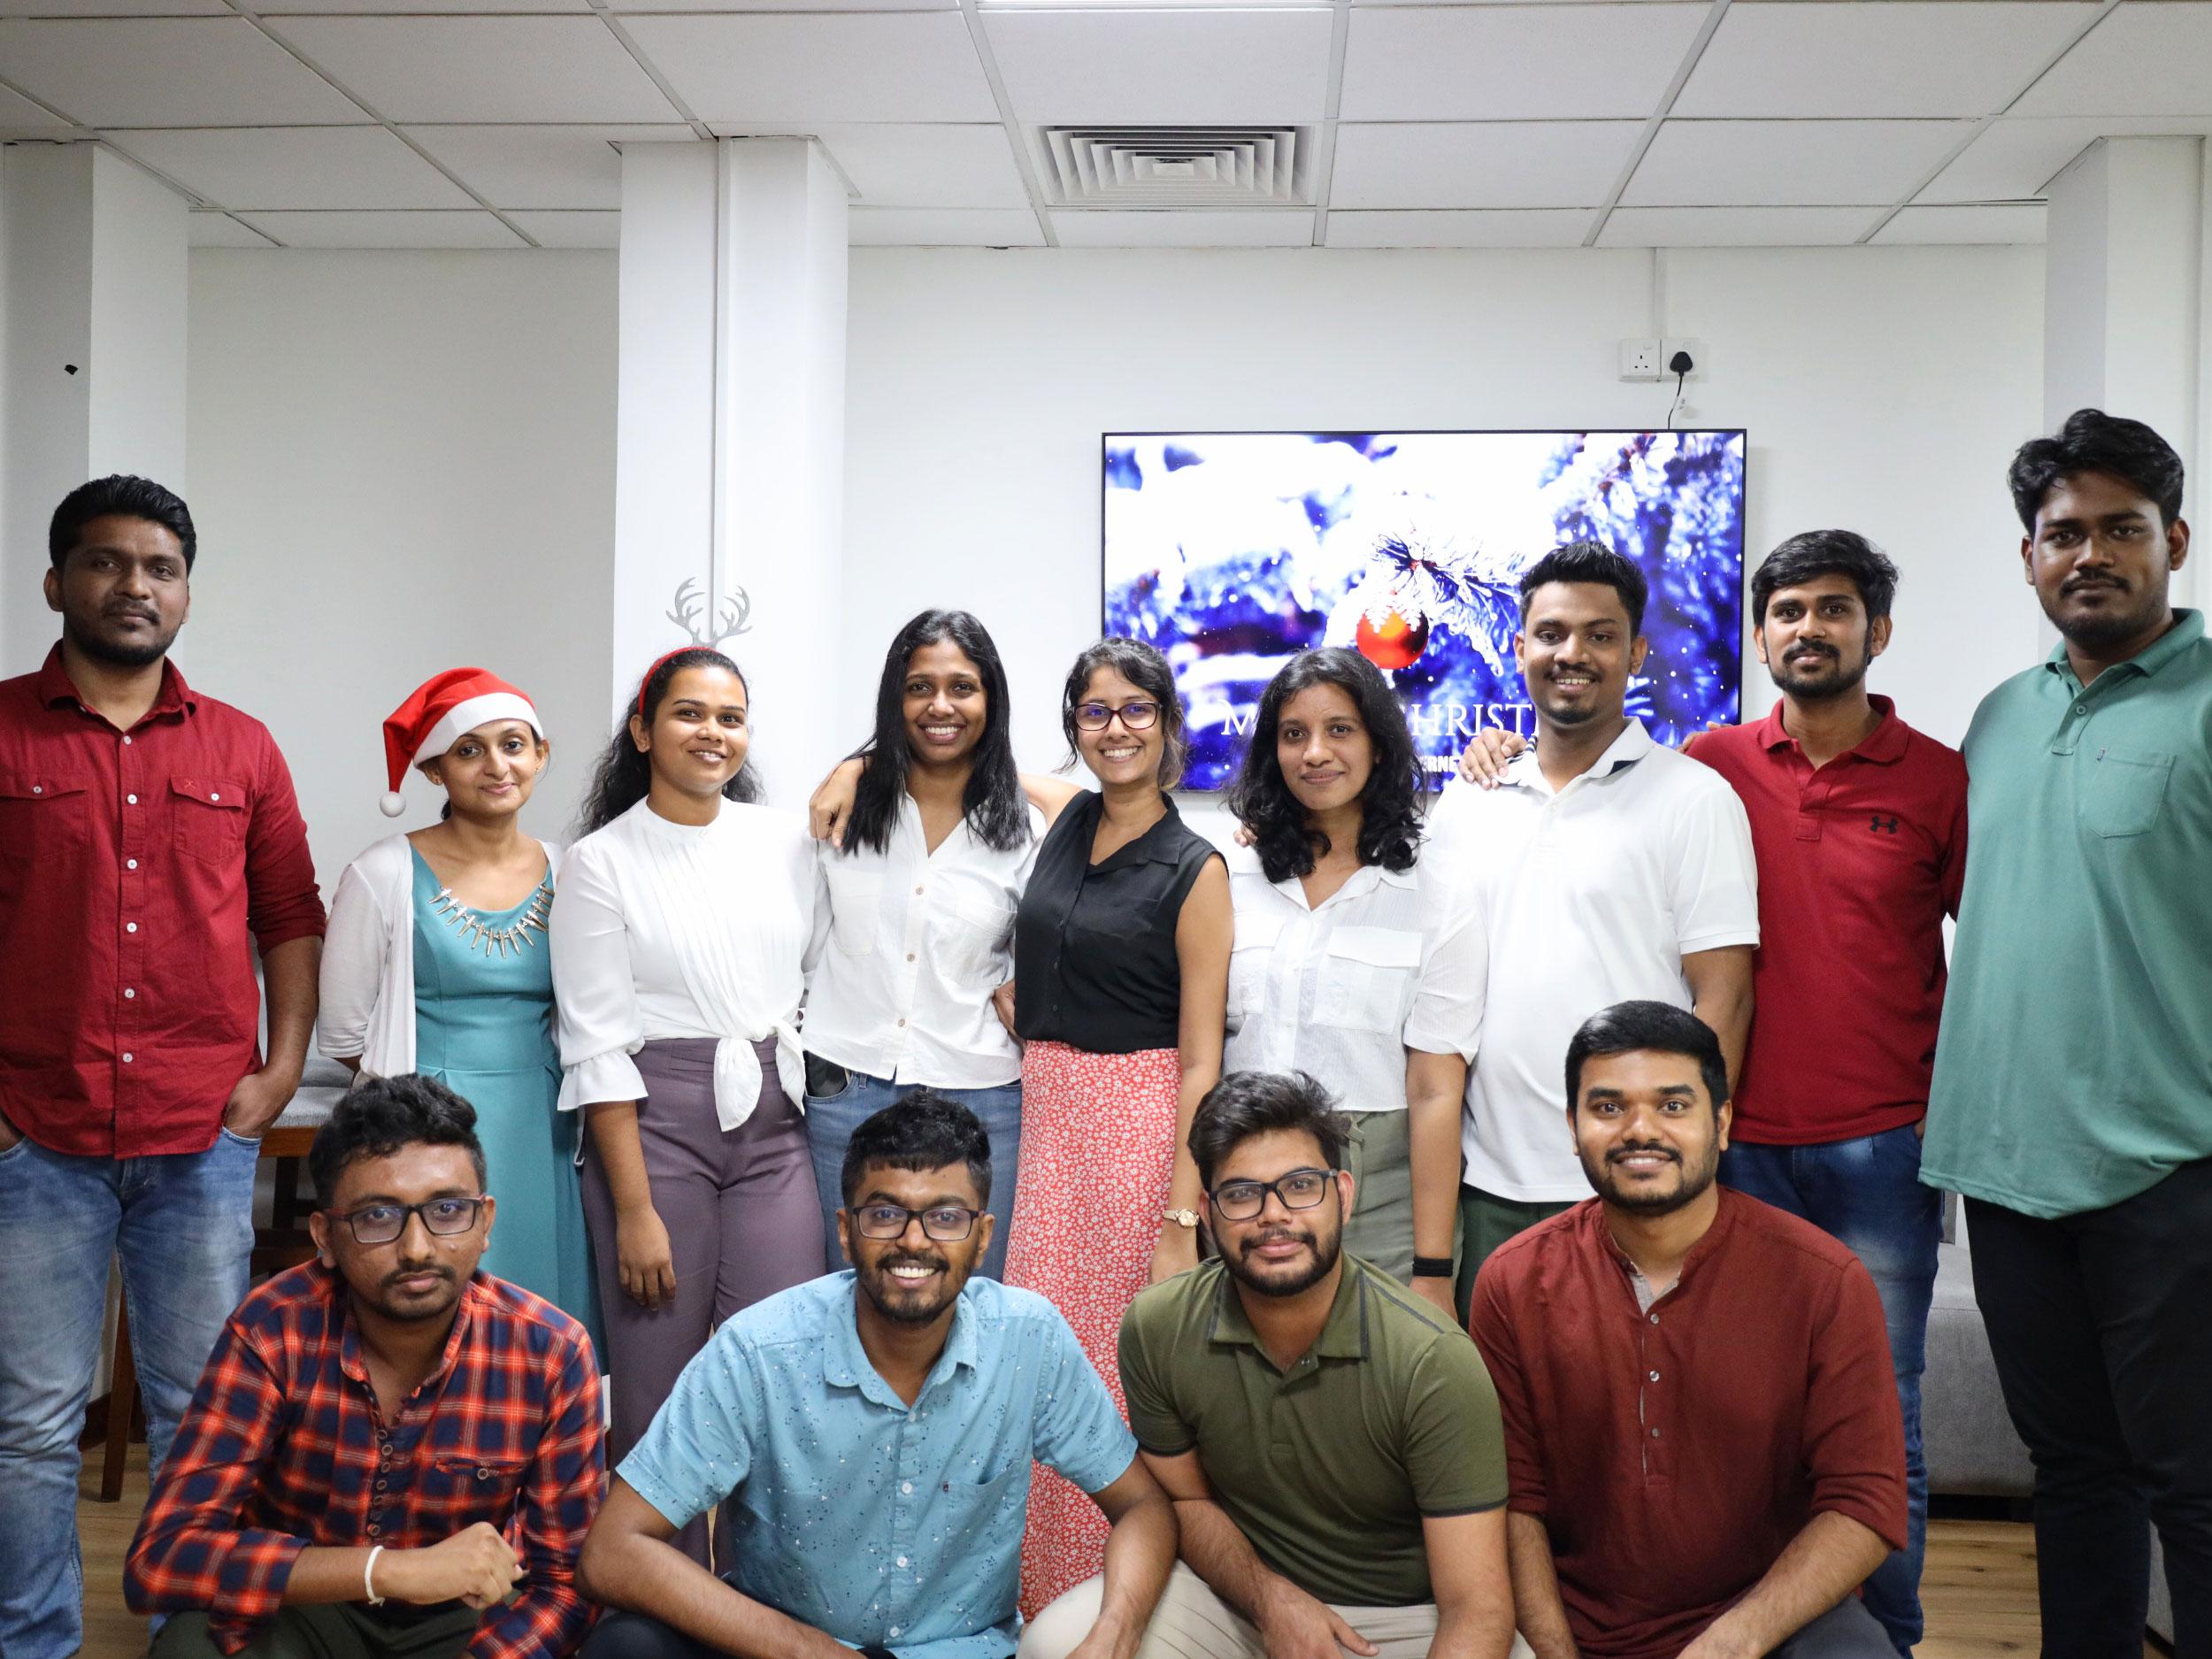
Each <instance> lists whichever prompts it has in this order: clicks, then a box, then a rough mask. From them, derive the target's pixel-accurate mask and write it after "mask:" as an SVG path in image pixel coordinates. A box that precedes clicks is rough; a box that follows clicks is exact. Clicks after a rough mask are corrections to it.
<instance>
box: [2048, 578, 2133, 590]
mask: <svg viewBox="0 0 2212 1659" xmlns="http://www.w3.org/2000/svg"><path fill="white" fill-rule="evenodd" d="M2125 586H2126V584H2125V583H2124V582H2123V581H2121V580H2120V579H2119V578H2118V577H2116V576H2069V577H2068V578H2067V579H2066V580H2065V582H2064V584H2063V585H2062V587H2061V588H2059V592H2061V593H2062V594H2072V593H2079V592H2081V591H2082V590H2083V589H2084V588H2123V587H2125Z"/></svg>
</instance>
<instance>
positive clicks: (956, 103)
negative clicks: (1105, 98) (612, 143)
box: [623, 12, 998, 127]
mask: <svg viewBox="0 0 2212 1659" xmlns="http://www.w3.org/2000/svg"><path fill="white" fill-rule="evenodd" d="M623 27H625V28H626V29H627V30H628V31H629V34H630V37H631V38H632V39H633V40H634V41H636V42H637V43H638V47H639V50H641V51H643V52H644V53H645V54H646V56H647V57H648V58H651V60H652V61H653V63H654V65H656V66H657V68H658V69H659V70H660V72H661V73H663V74H664V75H666V76H667V77H668V80H669V84H670V85H672V86H673V87H674V88H676V92H677V95H678V96H680V97H681V98H682V99H683V100H684V101H685V102H686V103H687V104H689V105H690V106H691V111H692V113H693V114H695V115H696V116H697V117H698V118H699V119H701V120H703V121H706V122H710V123H711V124H712V125H714V126H717V127H728V126H734V125H737V124H740V123H748V122H776V121H784V122H788V121H804V122H810V123H819V122H830V123H835V122H840V121H995V120H996V119H998V103H997V101H996V100H995V99H994V98H993V97H992V96H991V87H990V83H989V82H988V81H986V80H985V79H984V78H983V64H982V60H981V59H980V58H978V57H977V56H976V50H975V45H974V42H972V41H971V40H970V39H969V38H968V26H967V22H966V20H965V19H964V18H962V16H961V15H960V13H959V12H865V13H858V14H853V13H839V12H821V13H810V14H806V15H795V14H788V13H781V14H772V15H762V14H746V13H733V14H728V15H724V16H718V17H696V16H690V17H656V16H647V15H640V16H634V17H627V18H626V19H624V23H623Z"/></svg>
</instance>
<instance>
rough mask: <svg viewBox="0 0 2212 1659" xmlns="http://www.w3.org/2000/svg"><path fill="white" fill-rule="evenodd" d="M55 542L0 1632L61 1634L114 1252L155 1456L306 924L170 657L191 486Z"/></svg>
mask: <svg viewBox="0 0 2212 1659" xmlns="http://www.w3.org/2000/svg"><path fill="white" fill-rule="evenodd" d="M47 545H48V551H49V554H50V557H51V559H52V563H53V568H52V569H51V570H50V571H49V572H48V573H47V576H46V603H47V604H48V605H49V606H50V607H51V608H52V609H53V610H55V611H58V612H60V613H61V618H62V629H61V641H60V643H58V645H57V646H55V648H54V649H53V650H52V652H51V653H50V655H49V656H48V657H47V659H46V664H45V666H44V667H42V668H41V669H40V670H39V671H38V672H36V673H35V674H26V675H23V676H21V677H19V678H18V679H14V680H5V681H0V1515H4V1516H5V1517H7V1519H6V1522H5V1524H4V1525H0V1653H5V1654H6V1655H8V1659H65V1655H70V1654H73V1653H74V1652H76V1650H77V1648H78V1646H79V1643H80V1638H81V1619H82V1601H83V1575H82V1568H81V1562H80V1557H79V1554H78V1548H77V1531H76V1503H77V1470H78V1463H79V1458H78V1454H77V1437H78V1432H79V1431H80V1430H81V1427H82V1426H83V1423H84V1408H85V1399H86V1396H87V1394H88V1393H89V1392H90V1390H91V1386H92V1376H93V1368H94V1365H95V1364H96V1361H97V1359H98V1355H99V1345H100V1333H101V1326H102V1323H103V1316H104V1312H105V1309H106V1301H107V1279H108V1263H109V1262H110V1260H111V1259H112V1258H114V1257H115V1256H120V1257H121V1260H122V1266H123V1293H124V1297H125V1300H126V1304H127V1308H128V1310H129V1313H130V1325H131V1347H132V1351H133V1354H134V1357H135V1358H136V1360H137V1364H138V1380H139V1386H140V1388H141V1390H142V1394H143V1395H144V1399H145V1402H146V1417H147V1428H148V1433H147V1438H148V1440H149V1441H150V1452H151V1456H152V1462H153V1463H154V1465H155V1466H156V1468H158V1467H159V1465H160V1463H161V1461H162V1458H163V1456H164V1455H165V1453H166V1452H167V1450H168V1447H169V1441H170V1439H171V1436H172V1435H173V1433H174V1432H175V1430H176V1425H177V1419H178V1417H180V1414H181V1413H182V1411H183V1409H184V1405H185V1402H186V1401H187V1400H188V1398H189V1397H190V1395H191V1392H192V1386H193V1384H194V1382H195V1381H196V1379H198V1377H199V1374H200V1367H201V1366H202V1365H203V1364H204V1363H205V1361H206V1359H207V1356H208V1350H209V1349H210V1348H211V1347H212V1346H213V1344H214V1341H215V1338H216V1335H217V1333H219V1331H220V1330H221V1329H222V1326H223V1320H224V1317H226V1316H227V1314H228V1313H229V1312H230V1310H231V1309H232V1308H233V1307H234V1305H236V1303H237V1302H238V1299H239V1297H240V1296H242V1294H244V1293H245V1289H246V1261H247V1256H248V1253H249V1252H250V1249H251V1248H252V1244H253V1219H252V1213H251V1207H252V1197H253V1178H254V1165H255V1162H256V1159H257V1156H258V1149H257V1144H256V1143H257V1139H258V1137H259V1136H260V1134H261V1133H262V1131H263V1130H265V1128H267V1127H268V1125H270V1124H272V1123H273V1122H274V1121H275V1120H276V1118H277V1117H278V1115H279V1114H280V1112H282V1111H283V1110H284V1107H285V1103H286V1102H288V1101H289V1100H290V1099H291V1097H292V1091H293V1090H294V1089H295V1088H296V1087H297V1086H298V1083H299V1078H300V1069H301V1067H302V1065H303V1064H304V1063H305V1060H306V1055H307V1043H308V1036H309V1033H310V1032H311V1029H312V1028H313V1025H314V1020H315V976H316V969H317V966H318V964H319V961H320V959H321V955H322V933H323V907H322V902H321V900H320V899H319V898H318V897H317V895H316V891H315V868H314V864H313V861H312V860H311V858H310V857H309V855H308V850H307V835H306V831H305V828H304V826H303V825H302V824H301V822H300V815H299V809H298V807H297V806H296V804H295V803H294V800H293V795H292V780H291V776H290V774H289V773H288V772H287V771H286V769H285V765H284V759H283V757H282V756H280V754H278V753H277V749H276V744H275V742H274V741H273V740H272V739H271V738H270V736H269V733H268V732H267V730H266V729H265V727H263V726H261V724H260V723H259V722H258V721H256V720H253V719H250V718H247V717H246V716H245V715H242V714H241V713H239V712H238V711H237V710H234V709H232V708H229V707H227V706H226V705H224V704H223V703H218V702H216V701H215V700H214V699H213V698H211V697H204V696H202V695H199V694H198V693H196V692H195V691H193V690H192V688H191V687H188V686H187V685H186V684H185V682H184V677H183V676H182V675H181V674H180V673H179V672H177V670H176V668H175V667H174V665H173V664H171V663H170V662H169V661H168V652H169V646H170V642H171V641H173V640H174V639H175V637H176V634H177V630H178V629H179V628H180V626H183V623H184V619H185V617H186V614H187V612H188V611H189V609H190V606H191V595H190V588H189V576H190V572H191V569H192V561H193V557H194V554H195V552H196V537H195V534H194V531H193V527H192V515H191V514H190V513H189V512H188V511H187V510H186V508H185V504H184V503H183V502H181V501H180V500H178V499H177V497H176V496H175V495H172V494H170V492H169V491H167V490H165V489H164V488H161V486H160V485H158V484H156V483H153V482H150V480H145V479H139V478H123V477H117V478H105V479H100V480H96V481H94V482H92V483H89V484H87V485H84V486H83V487H82V488H79V489H77V490H74V491H73V492H72V493H71V494H70V495H68V496H67V497H66V498H65V500H64V501H63V502H62V503H61V505H60V507H59V508H58V509H57V510H56V511H55V513H54V518H53V522H52V526H51V527H50V531H49V534H48V539H47ZM256 949H258V951H259V955H260V962H261V971H262V976H263V978H264V979H265V980H266V982H267V989H268V1033H269V1035H268V1052H267V1056H266V1058H264V1057H263V1056H262V1052H261V1047H260V1042H259V1040H258V1028H259V1024H260V1017H261V989H260V987H258V986H257V984H256V982H255V976H254V956H255V952H256ZM118 1409H127V1405H123V1406H119V1408H118Z"/></svg>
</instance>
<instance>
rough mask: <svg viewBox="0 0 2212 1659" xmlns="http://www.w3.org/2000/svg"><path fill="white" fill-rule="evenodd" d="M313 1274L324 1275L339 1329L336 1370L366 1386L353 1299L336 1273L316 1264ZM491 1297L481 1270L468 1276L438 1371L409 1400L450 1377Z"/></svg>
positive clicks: (358, 1327) (420, 1385)
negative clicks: (483, 1307) (477, 1318)
mask: <svg viewBox="0 0 2212 1659" xmlns="http://www.w3.org/2000/svg"><path fill="white" fill-rule="evenodd" d="M315 1271H317V1272H319V1273H320V1274H321V1275H322V1276H323V1279H324V1286H323V1292H324V1294H325V1295H326V1296H327V1297H328V1298H329V1300H330V1302H331V1317H332V1318H333V1320H334V1322H335V1323H336V1325H337V1326H338V1369H339V1370H341V1371H343V1372H345V1374H346V1375H347V1376H349V1377H350V1378H352V1379H354V1381H356V1382H357V1383H361V1384H363V1385H367V1383H368V1381H369V1367H368V1362H367V1361H365V1360H364V1359H363V1358H362V1357H361V1327H360V1326H359V1325H357V1324H356V1323H355V1321H354V1317H353V1299H352V1297H351V1296H349V1295H348V1294H346V1287H345V1281H344V1280H343V1279H340V1278H339V1277H338V1275H337V1274H335V1273H334V1272H331V1271H329V1270H328V1269H326V1268H325V1267H323V1266H322V1265H321V1264H320V1263H317V1264H316V1270H315ZM489 1294H491V1293H490V1292H489V1291H488V1290H486V1289H485V1288H484V1276H483V1274H482V1272H481V1271H479V1272H476V1273H472V1274H471V1275H470V1276H469V1281H468V1283H467V1284H465V1285H464V1286H461V1299H460V1302H459V1305H458V1306H457V1307H456V1308H455V1310H454V1312H453V1328H452V1329H451V1330H449V1331H448V1332H447V1333H446V1336H445V1348H444V1351H443V1352H442V1353H441V1354H440V1355H439V1356H438V1366H437V1369H436V1370H435V1371H432V1372H431V1373H430V1375H428V1376H427V1377H426V1378H424V1379H422V1381H421V1383H420V1384H419V1385H418V1386H416V1389H415V1393H414V1394H409V1395H408V1396H407V1399H408V1400H409V1401H411V1400H413V1399H414V1398H415V1395H416V1394H423V1393H425V1392H426V1391H427V1392H434V1391H435V1388H436V1386H437V1385H439V1384H441V1383H442V1382H444V1380H445V1379H446V1378H447V1377H448V1376H449V1374H451V1372H452V1370H453V1367H454V1365H455V1364H456V1363H457V1362H458V1361H459V1360H460V1357H461V1349H462V1348H463V1347H464V1346H465V1344H466V1343H467V1342H468V1340H469V1333H470V1332H471V1331H472V1330H473V1329H474V1327H475V1323H476V1315H477V1312H478V1310H479V1309H480V1306H481V1304H482V1303H483V1302H484V1300H485V1298H486V1297H488V1295H489ZM404 1403H405V1402H403V1409H404Z"/></svg>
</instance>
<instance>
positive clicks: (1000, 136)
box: [815, 122, 1029, 212]
mask: <svg viewBox="0 0 2212 1659" xmlns="http://www.w3.org/2000/svg"><path fill="white" fill-rule="evenodd" d="M815 136H816V137H818V138H819V139H820V140H821V141H822V142H823V144H824V145H825V146H826V148H827V149H828V150H829V153H830V155H831V156H832V157H833V158H834V159H835V161H836V163H837V165H838V166H839V167H841V168H842V169H843V170H844V173H845V176H846V177H847V178H848V179H849V180H852V183H853V188H855V189H856V190H858V191H859V192H860V198H859V199H860V201H861V202H862V203H864V204H866V205H867V206H870V207H1010V208H1019V209H1021V210H1022V211H1024V212H1026V211H1028V210H1029V192H1028V191H1027V190H1026V189H1025V188H1023V185H1022V176H1021V171H1020V169H1019V168H1018V167H1016V166H1015V165H1014V147H1013V145H1012V144H1011V143H1010V142H1008V140H1007V136H1006V129H1005V127H1001V126H997V125H993V126H989V127H981V126H976V127H921V126H909V125H902V124H901V123H897V122H889V123H886V124H883V125H880V126H867V127H822V128H819V129H818V131H817V132H816V134H815Z"/></svg>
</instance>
